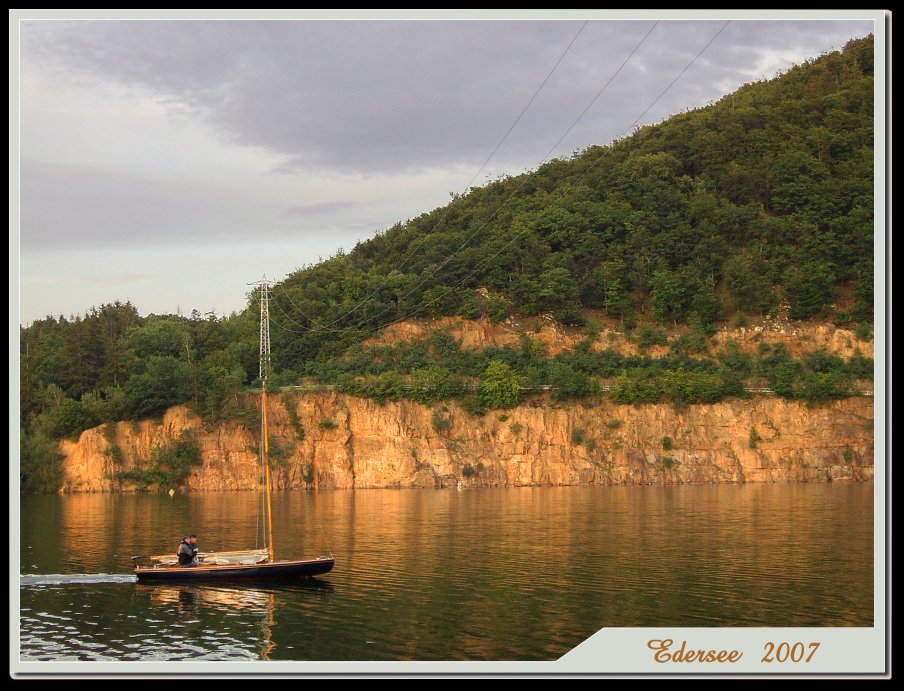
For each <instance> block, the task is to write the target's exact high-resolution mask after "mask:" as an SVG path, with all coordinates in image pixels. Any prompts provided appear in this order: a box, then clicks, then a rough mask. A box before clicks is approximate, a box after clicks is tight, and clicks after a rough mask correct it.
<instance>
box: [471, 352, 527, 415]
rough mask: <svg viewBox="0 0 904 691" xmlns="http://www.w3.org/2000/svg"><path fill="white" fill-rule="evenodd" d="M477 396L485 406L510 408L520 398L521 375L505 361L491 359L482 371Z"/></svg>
mask: <svg viewBox="0 0 904 691" xmlns="http://www.w3.org/2000/svg"><path fill="white" fill-rule="evenodd" d="M477 397H478V399H479V400H480V402H481V403H482V404H483V405H485V406H486V407H487V408H511V407H512V406H516V405H518V401H520V400H521V377H520V376H518V374H517V373H516V372H515V371H514V370H513V369H512V368H511V366H510V365H508V364H507V363H505V362H502V361H501V360H493V361H491V362H490V363H489V364H488V365H487V368H486V371H485V372H484V375H483V378H482V379H481V381H480V385H479V386H478V387H477Z"/></svg>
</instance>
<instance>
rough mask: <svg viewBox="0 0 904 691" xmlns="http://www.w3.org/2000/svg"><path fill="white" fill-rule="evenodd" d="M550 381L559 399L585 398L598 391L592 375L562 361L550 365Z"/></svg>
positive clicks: (555, 395)
mask: <svg viewBox="0 0 904 691" xmlns="http://www.w3.org/2000/svg"><path fill="white" fill-rule="evenodd" d="M549 383H550V384H551V385H552V387H553V394H552V395H553V398H555V399H556V400H557V401H564V400H567V399H569V398H584V397H586V396H590V395H592V394H593V393H595V391H596V387H594V385H593V382H592V381H591V380H590V377H588V376H587V375H586V374H584V373H583V372H579V371H577V370H575V369H574V368H573V367H572V366H571V365H569V364H567V363H565V362H561V361H555V362H553V363H552V364H551V365H550V366H549Z"/></svg>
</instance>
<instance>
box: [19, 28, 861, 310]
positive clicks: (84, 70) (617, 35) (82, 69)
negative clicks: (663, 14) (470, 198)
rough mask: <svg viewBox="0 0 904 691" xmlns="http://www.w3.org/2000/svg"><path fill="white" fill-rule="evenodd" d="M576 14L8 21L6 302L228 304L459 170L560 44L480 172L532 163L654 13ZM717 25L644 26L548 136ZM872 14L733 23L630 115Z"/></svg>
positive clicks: (711, 91)
mask: <svg viewBox="0 0 904 691" xmlns="http://www.w3.org/2000/svg"><path fill="white" fill-rule="evenodd" d="M583 24H584V23H583V21H565V20H560V21H431V22H427V21H209V20H208V21H49V20H41V21H22V22H21V23H20V46H21V52H20V60H21V63H20V77H21V82H20V118H21V120H20V146H21V158H20V169H21V207H20V243H21V248H20V262H21V266H20V271H21V281H20V291H21V295H20V304H21V314H20V321H21V322H23V323H30V322H31V321H32V320H33V319H36V318H40V317H43V316H45V315H47V314H53V315H59V314H65V315H69V314H72V313H83V312H84V311H85V310H86V309H87V308H89V307H91V306H92V305H97V306H99V305H100V304H101V303H104V302H112V301H114V300H117V299H119V300H131V301H132V302H133V303H134V304H135V305H136V306H137V307H138V309H139V311H140V312H141V313H142V314H148V313H150V312H157V313H162V312H175V311H177V310H180V309H181V311H182V312H184V313H185V314H188V313H189V312H190V311H191V310H192V309H194V308H197V309H199V310H200V311H202V312H208V311H211V310H213V311H216V312H217V313H218V314H224V313H229V312H230V311H232V310H240V309H242V308H243V307H244V305H245V293H246V291H247V290H248V288H247V286H246V284H247V283H249V282H251V281H255V280H257V279H259V278H260V276H261V275H262V274H263V273H266V274H267V276H268V277H269V278H274V279H277V280H281V279H283V278H285V276H286V275H287V274H288V273H290V272H292V271H294V270H295V269H297V268H299V267H301V266H303V265H305V264H307V263H311V262H316V261H317V260H318V259H319V258H320V257H323V258H326V257H328V256H329V255H331V254H333V253H334V252H335V251H336V250H337V249H338V248H340V247H343V248H346V249H350V248H351V247H353V246H354V245H355V243H356V242H358V241H360V240H363V239H366V238H368V237H371V236H372V235H373V233H374V232H375V231H378V230H381V229H383V228H386V227H387V226H389V225H392V224H393V223H395V222H396V221H399V220H405V219H408V218H413V217H415V216H417V215H419V214H421V213H422V212H424V211H427V210H429V209H432V208H434V207H436V206H438V205H441V204H444V203H446V202H447V201H448V200H449V197H450V193H452V192H462V191H464V190H465V189H466V188H467V186H468V184H469V182H470V181H471V180H472V178H474V176H475V175H476V174H478V170H479V169H480V168H481V165H482V164H483V163H484V161H485V160H486V159H487V157H488V156H489V155H490V153H491V152H492V151H493V150H494V148H495V147H496V146H497V145H498V144H499V142H500V140H501V139H502V138H503V136H504V135H505V133H506V131H507V130H508V129H509V127H510V126H511V125H512V124H513V123H514V122H515V120H516V118H517V117H518V114H519V113H520V112H521V111H522V109H523V108H524V106H525V105H526V104H527V103H528V102H529V101H530V99H531V97H532V96H534V94H535V93H536V92H537V89H538V87H539V86H540V85H541V83H542V82H543V80H544V79H545V78H546V77H547V75H549V74H550V70H552V69H553V67H554V65H556V61H557V60H559V59H560V58H562V59H561V62H560V63H559V65H558V67H557V68H556V69H555V71H554V72H553V73H552V75H551V76H550V77H549V80H548V82H547V83H546V85H545V86H544V88H543V89H542V90H540V92H539V93H537V95H536V98H535V100H534V101H533V103H532V104H531V106H530V108H529V109H528V110H527V111H526V113H525V114H524V116H523V118H522V119H521V120H520V122H518V125H517V126H516V127H515V128H514V129H513V130H512V132H511V133H510V134H509V136H508V138H507V139H506V141H505V142H504V143H503V145H502V146H501V147H500V148H499V150H498V152H497V153H496V154H495V155H494V156H493V157H492V159H491V160H490V162H489V164H488V165H487V166H486V168H485V169H484V170H482V171H480V173H479V175H477V179H476V182H474V183H473V184H482V183H485V182H486V181H487V179H490V178H493V177H495V176H497V175H500V174H511V173H518V172H521V171H523V170H525V169H532V168H536V167H537V165H539V164H540V163H541V161H542V160H543V159H544V157H545V156H547V154H548V153H549V152H550V149H551V147H552V146H553V144H554V143H555V142H556V141H557V140H558V139H559V138H560V136H561V135H562V134H563V133H564V132H565V131H566V130H567V129H568V128H569V126H571V125H572V123H573V122H574V121H575V119H576V118H577V117H578V116H579V114H580V113H581V112H582V111H583V110H584V109H585V108H586V107H587V105H588V103H590V102H591V100H592V99H593V98H594V96H595V95H596V94H597V93H598V92H599V91H600V89H601V88H602V87H603V85H604V84H605V83H606V82H607V80H609V79H610V77H611V76H612V74H613V73H614V72H615V71H616V70H617V69H618V67H619V65H621V64H622V63H623V62H624V61H625V59H626V58H627V57H628V56H629V55H630V54H631V52H632V51H633V50H635V48H637V46H638V44H639V43H640V41H641V39H642V38H643V37H644V35H645V34H647V32H648V31H649V30H650V28H651V27H653V25H654V20H644V21H591V22H589V23H587V24H586V26H583ZM724 24H725V22H724V21H663V22H660V23H659V24H658V25H656V26H655V28H653V31H652V33H650V34H649V37H648V38H647V39H646V41H645V42H644V43H643V44H642V45H640V48H639V49H637V52H636V53H635V54H634V56H633V57H632V58H631V60H630V61H629V62H628V63H627V64H626V65H625V67H624V69H623V70H622V71H621V72H620V73H619V74H618V76H617V77H616V78H615V79H614V80H613V81H612V83H611V84H610V86H609V87H608V88H607V89H606V91H605V92H604V93H603V94H602V95H601V96H600V97H599V98H598V100H597V101H596V102H595V103H594V104H593V106H592V107H591V108H590V109H589V110H588V111H587V112H586V114H585V115H584V116H583V117H582V118H581V119H580V120H579V122H578V124H577V125H576V126H575V127H574V129H573V130H572V131H571V132H570V133H569V134H568V136H567V137H565V139H564V140H563V141H562V142H561V144H560V145H559V146H558V147H557V148H556V149H555V150H554V151H553V152H552V155H554V156H555V155H568V154H570V153H571V152H572V151H574V150H577V149H580V148H583V147H586V146H588V145H591V144H607V143H609V142H611V141H612V140H613V139H614V138H617V137H620V136H623V135H625V134H626V133H627V132H629V131H630V129H631V125H632V123H634V122H635V120H636V119H637V118H638V116H640V115H641V113H643V111H644V110H645V109H646V108H647V107H648V106H650V104H651V103H652V102H653V101H654V100H655V99H656V97H657V96H658V95H660V94H661V93H662V91H663V89H665V87H666V86H667V85H668V84H669V83H670V82H671V81H672V80H673V79H674V78H675V77H676V76H677V75H678V74H679V73H680V72H681V71H682V69H684V68H685V67H686V66H687V65H688V64H689V63H690V62H691V61H692V60H693V58H694V56H695V55H696V54H697V53H698V51H700V49H701V48H703V47H704V46H705V45H706V44H707V42H708V41H710V40H711V39H712V38H713V36H715V35H716V33H717V32H718V31H719V30H720V29H721V28H722V27H723V25H724ZM582 26H583V28H582ZM872 26H873V25H872V22H870V21H822V20H819V21H750V20H735V21H732V22H731V23H730V24H729V25H728V26H727V28H725V29H724V31H723V32H722V33H721V34H720V35H719V36H718V37H717V38H716V40H715V41H713V42H712V44H711V45H710V46H709V47H708V48H707V49H706V51H705V52H704V53H703V54H702V55H701V57H700V58H699V59H698V60H697V61H696V62H694V63H693V65H691V67H690V68H689V69H688V70H687V72H686V73H684V75H682V77H681V78H680V80H679V81H678V82H677V83H675V85H674V86H672V87H671V88H670V89H669V90H668V91H667V92H666V93H665V94H664V95H663V96H662V98H661V99H660V100H659V101H658V102H657V103H656V105H655V106H654V107H653V108H651V109H650V110H649V112H648V113H647V114H646V115H645V116H644V117H643V119H642V121H641V122H642V123H649V122H656V121H660V120H662V119H664V118H666V117H668V116H669V115H671V114H674V113H677V112H680V111H682V110H685V109H687V108H694V107H697V106H702V105H705V104H706V103H708V102H711V101H714V100H718V99H719V98H720V97H722V96H723V95H725V94H726V93H729V92H731V91H733V90H735V89H736V88H737V87H738V86H740V85H741V84H743V83H745V82H750V81H754V80H759V79H764V78H771V77H773V76H774V75H775V74H776V73H777V72H779V71H782V70H785V69H787V68H788V67H789V66H791V65H792V64H794V63H800V62H802V61H804V60H806V59H808V58H813V57H816V56H818V55H820V54H821V53H823V52H826V51H829V50H832V49H838V48H840V47H842V46H843V45H844V44H845V43H846V42H847V41H848V40H849V39H851V38H854V37H861V36H865V35H867V34H868V33H869V32H870V31H871V30H872ZM575 37H576V38H575ZM572 41H574V42H573V44H572V45H571V48H570V49H568V47H569V44H571V42H572ZM563 54H564V57H563Z"/></svg>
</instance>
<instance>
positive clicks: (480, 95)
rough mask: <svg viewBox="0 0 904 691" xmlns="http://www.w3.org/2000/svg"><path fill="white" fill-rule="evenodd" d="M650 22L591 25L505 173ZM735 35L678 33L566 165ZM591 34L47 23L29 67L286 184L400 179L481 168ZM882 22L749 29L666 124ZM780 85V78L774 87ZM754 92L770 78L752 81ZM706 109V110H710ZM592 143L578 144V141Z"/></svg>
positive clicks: (640, 66) (533, 157)
mask: <svg viewBox="0 0 904 691" xmlns="http://www.w3.org/2000/svg"><path fill="white" fill-rule="evenodd" d="M650 24H651V22H650V21H622V22H591V23H590V24H589V25H588V26H587V28H586V29H585V31H584V32H583V34H582V35H581V37H580V38H579V39H578V41H577V42H576V43H575V45H574V47H573V49H572V51H571V52H570V53H569V55H568V56H567V57H566V59H565V60H564V61H563V62H562V64H561V65H560V67H559V69H558V71H557V72H556V75H554V78H553V79H552V80H551V81H550V83H549V85H548V86H547V88H546V89H545V90H544V93H543V94H541V96H540V97H539V98H538V99H537V101H536V102H535V103H534V105H533V107H532V108H531V111H529V116H530V117H526V118H525V119H524V121H523V122H522V123H521V124H520V125H519V127H518V129H517V130H515V132H514V133H513V135H512V137H511V144H510V145H509V146H507V147H506V148H505V149H504V150H503V151H501V152H500V154H499V156H498V160H499V161H500V162H503V163H504V162H506V161H507V162H508V164H510V165H515V166H534V165H536V164H537V163H539V157H540V156H542V155H543V154H545V153H546V151H547V150H548V147H549V146H550V145H551V144H552V142H554V141H555V139H556V138H557V136H558V135H559V134H560V133H561V132H563V131H564V130H565V128H566V127H567V126H568V125H569V124H570V123H571V121H572V120H573V119H574V117H575V116H576V115H577V113H579V112H580V111H581V109H582V108H583V107H584V106H585V105H586V104H587V102H588V101H589V100H590V98H591V97H592V96H593V95H594V94H595V93H596V92H597V90H598V89H599V88H600V86H601V85H602V84H603V83H604V82H605V80H606V79H608V77H609V75H610V74H611V73H612V72H613V71H614V70H615V68H616V67H617V66H618V65H619V64H620V63H621V61H622V60H623V59H624V58H625V57H626V56H627V55H628V54H629V53H630V52H631V50H632V49H633V48H634V46H635V45H636V43H637V41H638V40H639V39H640V37H641V36H642V35H643V34H644V32H645V31H646V29H647V28H648V27H649V26H650ZM720 25H721V22H716V21H712V22H710V21H695V22H687V21H679V22H675V21H665V22H662V23H661V24H660V25H659V26H658V27H657V28H656V30H655V32H654V34H653V35H652V36H651V37H650V40H649V41H648V43H647V44H646V45H645V46H644V47H643V48H642V49H641V50H640V52H639V53H638V54H637V55H636V56H635V59H634V60H632V62H631V63H630V64H629V65H628V66H627V67H626V69H625V70H624V72H623V73H622V74H621V75H620V76H619V78H618V79H617V80H616V82H614V83H613V85H612V87H611V89H610V91H608V92H607V94H606V96H605V97H604V98H603V99H601V101H600V102H599V103H597V104H596V106H595V107H594V109H593V110H592V111H591V112H590V113H588V116H587V117H586V119H585V121H584V122H582V123H581V127H580V128H579V130H577V131H576V133H575V136H574V137H569V141H567V142H565V143H563V146H562V149H561V150H560V151H557V152H556V153H564V152H567V151H569V150H570V149H571V148H575V147H583V146H586V145H588V144H592V143H607V142H608V141H610V140H611V139H612V138H614V137H617V136H620V135H621V134H624V131H623V130H620V129H619V127H620V125H619V123H626V124H630V123H631V121H632V120H633V119H634V118H635V117H636V116H637V115H638V114H639V112H640V111H641V110H642V109H643V108H644V107H646V105H648V104H649V102H650V101H652V99H653V98H655V97H656V95H657V94H658V93H659V90H661V89H662V88H663V87H664V86H665V85H666V84H668V82H669V81H670V80H671V78H672V77H673V76H674V75H675V74H676V73H677V72H678V70H680V69H681V67H682V66H683V65H684V64H686V62H687V61H688V60H690V58H691V57H693V55H694V54H695V53H696V51H697V50H699V48H700V47H701V46H702V45H704V44H705V42H706V41H707V40H708V39H709V38H710V37H711V36H712V34H713V33H714V32H715V30H717V28H718V27H719V26H720ZM579 27H580V22H574V21H553V22H539V21H538V22H512V21H496V22H452V21H441V22H423V21H411V22H396V21H374V22H363V21H346V22H336V21H324V22H306V21H276V22H261V21H247V22H231V21H226V22H210V21H185V22H166V21H148V22H41V23H34V24H29V23H26V24H25V25H24V26H23V31H22V36H23V44H24V49H23V51H24V52H23V59H24V60H25V61H28V60H35V61H43V62H52V63H54V64H56V65H57V66H66V69H72V70H76V71H80V72H88V73H92V74H95V75H99V76H101V77H103V78H106V79H113V80H116V81H118V82H120V83H122V84H126V85H137V86H140V87H143V88H146V89H150V90H152V91H153V92H155V93H157V94H159V95H160V97H161V98H163V99H166V100H167V101H170V102H172V103H174V104H178V105H179V106H180V107H184V108H187V109H189V111H190V112H194V113H196V114H198V115H199V116H201V117H203V118H205V119H206V120H207V121H208V122H209V123H210V124H211V125H213V126H214V127H215V128H216V129H217V130H218V131H219V132H220V133H221V134H222V136H223V137H224V138H226V139H228V140H229V141H231V142H234V143H238V144H243V145H251V146H258V147H263V148H265V149H267V150H270V151H273V152H277V153H279V154H281V155H284V156H285V157H286V166H287V167H288V168H290V169H291V168H293V167H294V168H307V169H312V168H323V169H333V170H340V171H346V172H348V171H376V170H379V171H384V172H385V171H401V170H412V169H418V168H424V167H445V166H450V165H456V164H466V165H478V164H479V163H480V162H482V160H483V158H484V157H485V156H486V155H487V154H488V153H489V151H491V150H492V148H493V146H494V145H495V144H496V142H498V140H499V138H500V137H501V136H502V134H503V133H504V132H505V130H506V129H507V127H508V126H509V125H510V124H511V122H512V121H513V119H514V117H515V116H516V115H517V113H518V112H519V110H520V109H521V107H522V106H523V104H525V103H526V102H527V101H528V99H529V98H530V97H531V95H532V94H533V93H534V90H535V89H536V88H537V86H538V85H539V83H540V82H541V81H542V79H543V77H544V76H545V75H546V73H547V72H548V71H549V69H550V68H551V66H552V65H553V64H554V63H555V61H556V59H557V58H558V57H559V55H560V54H561V53H562V51H563V50H564V48H565V46H567V45H568V43H569V41H570V40H571V38H572V37H573V36H574V34H575V32H576V31H577V29H578V28H579ZM869 27H870V24H869V23H868V22H828V21H820V22H815V21H814V22H764V21H736V22H733V23H732V25H731V26H730V27H729V28H728V29H727V30H726V31H725V33H724V34H723V35H722V36H720V37H719V39H718V40H717V42H716V43H714V44H713V46H712V47H711V49H710V50H709V51H708V53H707V56H706V60H705V61H701V64H700V65H697V66H695V67H694V69H693V70H692V71H691V72H689V73H688V74H687V75H685V77H684V78H683V79H682V81H681V82H679V84H678V85H676V87H675V93H671V92H670V94H669V98H667V99H664V103H663V104H661V106H660V107H658V108H657V111H659V110H661V111H662V112H661V113H660V117H662V116H664V115H667V114H668V113H670V112H675V111H676V110H680V109H682V108H685V107H688V106H689V105H692V104H693V103H694V102H693V101H692V99H694V98H697V99H700V98H702V99H703V102H705V101H707V100H711V99H713V98H717V97H718V96H720V95H721V93H720V92H719V91H718V89H719V88H720V86H721V85H723V84H725V83H733V84H740V83H742V82H744V81H749V80H750V79H751V75H752V72H751V70H752V66H753V64H755V63H756V61H757V59H758V57H759V56H760V55H762V54H763V52H764V51H768V50H782V51H786V52H787V51H797V52H799V53H800V55H801V56H809V55H813V54H814V53H818V52H820V51H822V50H825V49H827V48H829V47H831V46H832V45H834V46H836V47H839V46H840V45H842V44H843V43H844V42H845V41H846V40H847V39H849V38H851V37H853V36H860V35H864V34H866V33H867V31H868V30H869ZM768 76H772V75H768ZM753 78H756V76H755V75H754V76H753ZM696 103H698V104H699V101H697V102H696ZM578 134H580V136H577V135H578Z"/></svg>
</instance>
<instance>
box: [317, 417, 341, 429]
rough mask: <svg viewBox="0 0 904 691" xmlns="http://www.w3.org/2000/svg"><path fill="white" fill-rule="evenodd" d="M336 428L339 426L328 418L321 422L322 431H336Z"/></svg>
mask: <svg viewBox="0 0 904 691" xmlns="http://www.w3.org/2000/svg"><path fill="white" fill-rule="evenodd" d="M336 427H338V425H337V424H336V423H335V422H333V421H332V420H330V419H329V418H327V417H325V418H323V419H322V420H321V421H320V429H336Z"/></svg>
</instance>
